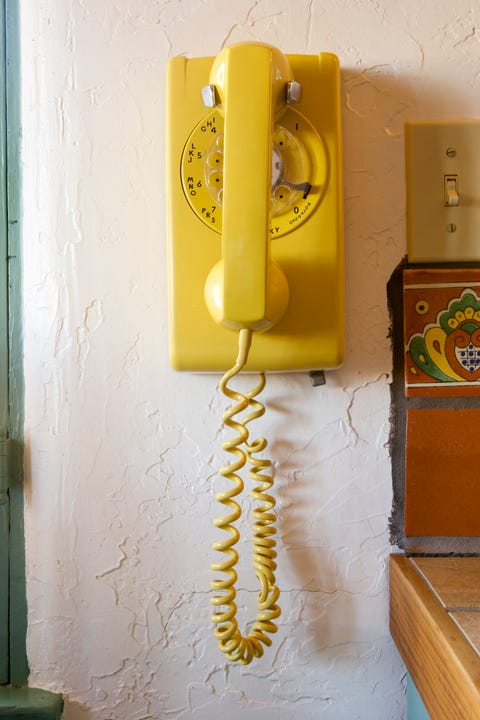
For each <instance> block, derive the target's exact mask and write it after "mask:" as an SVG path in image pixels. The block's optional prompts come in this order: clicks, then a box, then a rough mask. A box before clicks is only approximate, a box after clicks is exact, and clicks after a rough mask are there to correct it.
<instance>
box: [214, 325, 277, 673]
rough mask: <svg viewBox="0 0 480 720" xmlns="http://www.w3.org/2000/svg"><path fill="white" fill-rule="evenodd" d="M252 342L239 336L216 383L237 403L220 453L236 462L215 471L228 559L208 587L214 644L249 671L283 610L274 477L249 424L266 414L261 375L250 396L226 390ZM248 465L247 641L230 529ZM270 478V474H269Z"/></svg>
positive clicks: (218, 545) (245, 333)
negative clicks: (251, 572)
mask: <svg viewBox="0 0 480 720" xmlns="http://www.w3.org/2000/svg"><path fill="white" fill-rule="evenodd" d="M251 340H252V331H251V330H241V331H240V334H239V351H238V357H237V360H236V362H235V365H234V366H233V367H232V368H231V369H230V370H229V371H228V372H226V373H225V375H224V376H223V378H222V380H221V381H220V389H221V391H222V392H223V393H224V395H226V397H228V398H229V399H231V400H234V401H235V404H233V405H232V406H231V407H230V408H229V409H228V410H226V412H225V413H224V415H223V418H222V419H223V424H224V425H225V426H227V427H229V428H231V429H232V430H234V431H235V433H236V435H235V437H233V438H231V439H229V440H226V441H225V442H223V443H222V447H223V449H224V450H226V451H227V452H229V453H230V454H232V455H233V456H234V458H235V459H234V460H232V462H231V463H230V464H228V465H225V466H223V467H222V468H220V470H219V474H220V475H221V476H222V477H224V478H225V479H226V480H229V481H230V482H231V483H232V486H231V487H230V488H229V489H228V490H225V491H223V492H219V493H217V495H216V500H217V501H218V502H220V503H222V504H223V505H225V506H226V507H227V508H228V509H229V511H230V513H229V514H228V515H225V516H223V517H221V518H218V519H216V520H214V525H215V527H217V528H220V529H221V530H224V531H225V532H226V533H227V535H228V537H227V538H224V539H223V540H221V541H218V542H215V543H214V544H213V546H212V547H213V549H214V550H217V551H218V552H221V553H223V554H224V555H225V556H226V558H225V559H224V560H223V561H221V562H216V563H213V564H212V570H213V571H214V572H221V573H223V574H224V575H226V577H224V578H222V579H219V578H216V579H215V580H213V581H212V583H211V587H212V590H215V591H216V593H218V594H216V595H215V596H214V597H212V598H211V603H212V605H213V606H214V607H215V612H214V613H213V615H212V621H213V622H214V623H215V625H216V627H215V631H214V635H215V637H216V639H217V642H218V646H219V648H220V650H221V651H222V652H223V653H224V654H225V656H226V657H227V659H228V660H230V661H232V662H239V663H240V664H242V665H247V664H248V663H250V662H251V661H252V659H253V658H254V657H261V656H262V655H263V652H264V648H263V646H264V645H267V646H269V645H271V644H272V640H271V638H269V637H268V635H267V634H266V633H270V634H271V633H275V632H277V626H276V624H275V622H274V620H276V618H278V617H279V616H280V613H281V610H280V608H279V607H278V605H277V600H278V598H279V595H280V591H279V589H278V588H277V586H276V584H275V583H276V580H275V570H276V567H277V565H276V562H275V558H276V556H277V553H276V551H275V546H276V542H275V538H274V535H275V533H276V528H275V527H274V523H275V522H276V515H275V512H274V508H275V499H274V498H273V496H272V495H270V494H269V491H270V490H271V488H272V485H273V476H272V474H271V473H269V471H270V470H271V467H272V463H271V461H270V460H268V459H264V458H258V457H255V455H257V454H258V453H260V452H262V451H264V450H265V448H266V447H267V441H266V440H265V438H258V439H256V440H253V441H250V440H249V431H248V429H247V424H248V423H250V422H252V420H255V419H257V418H259V417H261V416H262V415H263V414H264V412H265V408H264V406H263V404H262V403H261V402H260V401H259V400H258V399H256V397H257V395H258V394H259V393H260V392H261V391H262V390H263V388H264V386H265V375H264V373H260V380H259V383H258V385H257V386H256V387H255V388H254V389H253V390H251V391H250V392H248V393H245V394H244V393H240V392H238V391H236V390H232V389H231V388H230V387H229V386H228V382H229V380H230V379H231V378H232V377H234V376H235V375H237V374H238V373H239V372H240V371H241V370H242V368H243V367H244V366H245V364H246V362H247V358H248V352H249V349H250V344H251ZM246 410H250V412H249V413H248V414H247V416H246V417H245V418H244V419H243V420H239V419H237V420H235V419H234V418H235V416H237V415H239V413H242V412H244V411H246ZM246 463H248V464H249V466H250V469H249V472H248V474H249V476H250V478H251V479H252V480H253V481H254V482H255V483H257V484H256V486H255V487H254V489H253V490H252V492H251V496H252V498H253V499H254V500H255V501H256V502H257V503H259V505H257V506H256V507H255V509H254V510H253V513H252V514H253V521H254V522H253V524H252V532H253V539H252V543H253V566H254V568H255V574H256V576H257V578H258V581H259V584H260V590H259V593H258V599H257V616H256V620H255V622H254V623H253V627H252V629H251V631H250V632H249V633H248V635H247V636H246V637H245V636H243V635H242V633H241V632H240V630H239V628H238V622H237V619H236V615H237V606H236V603H235V598H236V590H235V583H236V581H237V572H236V570H235V566H236V564H237V562H238V553H237V551H236V550H235V548H234V546H235V545H236V543H237V542H238V540H239V538H240V535H239V532H238V530H237V529H236V527H235V525H234V523H235V522H236V521H237V520H238V519H239V517H240V514H241V509H240V506H239V504H238V503H237V502H236V500H234V498H235V497H236V496H238V495H239V494H240V493H241V492H242V491H243V488H244V484H243V480H242V478H241V477H240V475H239V474H238V473H239V471H240V470H242V468H243V467H244V466H245V465H246ZM267 473H268V474H267Z"/></svg>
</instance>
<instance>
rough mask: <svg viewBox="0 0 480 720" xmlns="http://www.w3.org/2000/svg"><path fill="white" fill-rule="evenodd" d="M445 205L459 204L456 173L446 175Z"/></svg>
mask: <svg viewBox="0 0 480 720" xmlns="http://www.w3.org/2000/svg"><path fill="white" fill-rule="evenodd" d="M444 185H445V205H447V206H450V207H451V206H456V205H458V201H459V198H458V187H457V176H456V175H445V177H444Z"/></svg>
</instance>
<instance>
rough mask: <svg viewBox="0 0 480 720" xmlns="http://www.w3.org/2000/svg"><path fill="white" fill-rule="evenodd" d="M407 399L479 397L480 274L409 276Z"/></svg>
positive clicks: (417, 272) (415, 272)
mask: <svg viewBox="0 0 480 720" xmlns="http://www.w3.org/2000/svg"><path fill="white" fill-rule="evenodd" d="M403 298H404V322H405V328H404V338H405V388H406V394H407V395H408V396H414V395H420V396H432V395H433V396H448V395H463V396H467V395H469V396H472V395H480V269H477V268H473V269H464V268H462V269H457V268H449V269H442V270H440V269H438V270H437V269H430V268H429V269H417V268H415V269H406V270H405V271H404V290H403Z"/></svg>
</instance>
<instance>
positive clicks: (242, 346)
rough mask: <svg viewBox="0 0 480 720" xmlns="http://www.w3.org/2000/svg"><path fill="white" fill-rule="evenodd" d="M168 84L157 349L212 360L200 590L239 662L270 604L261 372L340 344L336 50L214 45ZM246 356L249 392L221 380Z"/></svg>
mask: <svg viewBox="0 0 480 720" xmlns="http://www.w3.org/2000/svg"><path fill="white" fill-rule="evenodd" d="M167 92H168V98H167V99H168V114H167V210H168V281H169V282H168V284H169V335H170V338H169V339H170V360H171V364H172V365H173V367H174V368H175V369H178V370H191V371H222V372H224V374H223V377H222V378H221V380H220V383H219V388H220V390H221V391H222V392H223V393H224V394H225V396H226V397H227V398H229V400H230V401H231V404H230V406H229V407H228V409H227V410H226V411H225V413H224V415H223V424H224V426H225V428H228V429H229V430H230V431H231V433H232V437H229V438H228V439H227V440H225V441H224V442H223V443H222V447H223V449H224V450H225V451H226V452H228V453H230V461H229V462H228V463H227V464H226V465H224V466H223V467H222V468H220V469H219V475H220V476H221V477H222V478H223V479H224V481H225V483H226V489H222V491H221V492H218V493H217V494H216V496H215V497H216V500H217V501H218V502H219V503H222V504H223V506H224V508H225V515H224V516H222V517H219V518H217V519H215V521H214V525H215V527H216V528H217V529H219V530H221V531H222V533H223V534H222V537H221V539H219V540H217V541H216V542H214V544H213V546H212V547H213V549H214V550H215V551H218V552H219V553H220V557H221V560H220V559H219V560H218V561H217V562H215V563H213V564H212V570H213V571H214V573H215V578H214V579H213V580H212V583H211V588H212V589H213V590H214V591H215V594H214V596H213V597H211V598H210V602H211V604H212V605H213V606H214V612H213V614H212V621H213V623H214V625H215V631H214V635H215V638H216V640H217V642H218V646H219V649H220V650H221V651H222V652H223V653H224V654H225V656H226V658H227V660H229V661H231V662H239V663H241V664H247V663H250V662H251V660H252V659H253V658H258V657H261V656H262V654H263V652H264V650H263V646H269V645H271V642H272V640H271V638H270V635H271V634H272V633H275V632H276V631H277V625H276V620H277V618H278V617H279V616H280V613H281V610H280V607H279V605H278V604H277V601H278V599H279V595H280V591H279V589H278V587H277V585H276V579H275V571H276V567H277V565H276V556H277V553H276V550H275V547H276V541H275V533H276V528H275V522H276V515H275V511H274V508H275V499H274V497H273V495H272V493H271V490H272V486H273V473H272V463H271V461H270V460H269V459H268V458H265V456H264V451H265V449H266V446H267V441H266V440H265V438H254V439H252V436H251V430H250V427H251V426H250V423H251V422H252V421H253V420H255V419H257V418H259V417H261V416H262V415H263V413H264V411H265V408H264V406H263V404H262V403H261V402H260V400H259V399H258V396H259V394H260V393H261V391H262V390H263V388H264V385H265V373H264V371H265V370H277V371H295V370H314V369H324V368H331V367H335V366H337V365H339V364H340V363H341V361H342V358H343V227H342V184H341V144H340V109H339V106H340V102H339V68H338V61H337V58H336V57H335V56H334V55H331V54H328V53H321V54H320V55H318V56H313V55H312V56H303V55H289V56H285V55H283V54H282V53H281V52H280V51H279V50H277V49H276V48H273V47H271V46H269V45H264V44H261V43H245V44H238V45H233V46H231V47H229V48H225V49H224V50H222V51H221V53H220V54H219V55H218V56H217V57H216V58H200V59H195V60H187V59H185V58H183V57H176V58H173V59H172V60H171V61H170V63H169V67H168V83H167ZM237 343H238V355H237ZM235 356H236V357H237V359H236V361H235V362H234V359H235ZM228 368H230V369H228ZM243 370H247V371H258V372H259V381H258V382H257V384H256V385H255V386H254V387H253V388H252V389H251V390H249V391H248V392H239V391H238V390H234V389H233V388H232V387H230V385H229V383H230V380H232V379H233V378H234V377H235V376H236V375H237V374H238V373H239V372H241V371H243ZM245 469H248V476H249V478H250V480H251V481H252V482H253V485H252V490H251V496H252V498H253V501H254V504H253V509H252V512H251V516H252V559H253V566H254V568H255V573H256V576H257V579H258V582H259V592H258V596H257V615H256V619H255V621H254V622H253V623H252V624H251V626H250V628H249V631H248V633H247V634H246V635H243V634H242V632H241V631H240V628H239V626H238V621H237V604H236V589H235V585H236V582H237V572H236V565H237V562H238V553H237V551H236V549H235V545H236V544H237V542H238V540H239V538H240V535H239V532H238V530H237V528H236V525H235V524H236V521H237V520H238V519H239V517H240V515H241V507H240V505H239V504H238V502H237V500H236V497H237V496H238V495H240V494H241V493H242V491H243V489H244V483H243V480H242V476H241V475H242V473H243V472H244V471H245ZM217 557H218V556H217Z"/></svg>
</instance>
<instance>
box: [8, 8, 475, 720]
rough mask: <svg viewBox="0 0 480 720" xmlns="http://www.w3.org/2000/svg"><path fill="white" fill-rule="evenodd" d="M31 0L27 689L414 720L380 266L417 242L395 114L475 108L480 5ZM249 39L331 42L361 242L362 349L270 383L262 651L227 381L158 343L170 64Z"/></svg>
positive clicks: (101, 707)
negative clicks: (226, 445)
mask: <svg viewBox="0 0 480 720" xmlns="http://www.w3.org/2000/svg"><path fill="white" fill-rule="evenodd" d="M20 5H21V21H22V33H21V41H22V63H23V81H22V103H23V175H24V224H23V233H24V314H25V318H24V321H25V384H26V408H25V415H26V420H25V423H26V426H25V433H26V443H27V459H26V465H27V468H26V470H27V484H26V490H25V493H26V495H25V503H26V511H25V522H26V555H27V557H26V560H27V591H28V603H29V631H28V655H29V662H30V668H31V678H30V682H31V684H32V685H36V686H40V687H44V688H47V689H51V690H55V691H59V692H62V693H64V694H65V697H66V710H65V715H64V717H65V718H66V719H67V720H146V719H147V718H155V719H158V720H160V719H162V720H163V719H166V718H169V719H170V720H186V719H187V718H192V719H193V720H195V719H196V720H207V718H208V719H209V720H210V719H211V718H216V717H220V716H221V714H222V713H224V714H225V715H226V716H228V717H229V718H230V720H240V719H243V718H245V719H248V720H253V719H254V718H263V719H265V718H273V717H275V718H276V719H277V720H290V718H293V717H295V718H297V719H298V720H314V719H315V720H317V719H318V718H322V719H324V720H354V719H357V720H388V719H391V720H400V718H403V717H404V713H405V703H404V668H403V666H402V664H401V662H400V659H399V656H398V653H397V651H396V649H395V647H394V645H393V643H392V641H391V639H390V637H389V632H388V617H387V588H388V580H387V574H386V568H387V557H388V554H389V552H390V547H389V532H388V517H389V514H390V509H391V500H392V493H391V475H390V462H389V452H388V447H387V441H388V433H389V403H390V396H389V381H390V373H391V352H390V341H389V339H388V327H389V318H388V312H387V304H386V294H385V285H386V282H387V279H388V277H389V276H390V274H391V272H392V270H393V268H394V267H395V265H396V264H397V263H398V262H399V261H400V259H401V258H402V257H403V255H404V254H405V222H404V169H403V145H404V138H403V124H404V121H405V120H406V119H408V118H411V119H413V118H426V117H452V116H458V115H460V116H474V115H476V114H478V111H479V99H478V98H479V94H478V74H479V67H480V45H479V33H478V29H479V27H480V9H479V8H478V7H477V5H476V4H474V3H470V2H467V0H457V2H456V3H455V4H452V3H451V2H447V0H435V1H433V0H432V1H430V0H426V1H425V2H422V3H418V2H416V1H414V0H404V2H402V3H399V2H397V0H383V2H382V1H377V2H374V1H373V0H372V1H368V0H336V1H335V2H326V1H322V0H236V1H235V3H227V2H221V0H204V1H203V2H200V1H199V0H121V1H120V0H117V1H114V0H103V1H101V2H99V1H98V0H64V1H62V2H58V0H21V3H20ZM239 40H261V41H266V42H269V43H272V44H274V45H277V46H279V47H280V48H282V49H283V50H284V51H285V52H306V53H316V52H319V51H332V52H335V53H337V54H338V56H339V58H340V63H341V66H342V92H343V126H344V155H345V221H346V260H347V268H346V288H347V357H346V362H345V364H344V365H343V367H342V368H341V369H339V370H337V371H334V372H330V373H329V374H328V380H327V385H326V386H324V387H316V388H313V387H312V386H311V384H310V382H309V378H308V376H307V375H304V374H298V375H291V376H290V375H275V376H271V377H269V378H268V384H267V388H266V390H265V392H264V394H263V398H264V400H265V402H266V404H267V406H268V410H267V416H266V417H265V418H264V420H263V423H262V429H263V430H264V432H265V434H266V435H267V437H268V438H269V440H270V451H271V455H272V457H273V458H274V460H275V463H276V494H277V498H278V510H279V515H280V520H279V572H278V581H279V585H280V587H281V589H282V591H283V592H282V598H281V605H282V608H283V614H282V616H281V619H280V627H279V632H278V634H277V636H276V637H275V638H274V642H273V647H272V648H271V649H270V651H268V652H266V654H265V656H264V657H263V658H262V659H261V660H259V661H257V662H256V663H255V664H254V665H251V666H248V667H245V668H242V667H236V666H232V665H229V664H226V663H225V662H224V660H223V658H222V656H221V655H220V654H219V653H218V651H217V649H216V646H215V642H214V640H213V639H212V635H211V626H210V605H209V601H208V596H209V583H210V570H209V565H210V562H211V560H212V557H211V552H210V544H211V542H212V540H213V539H214V531H213V529H212V525H211V519H212V516H213V515H214V513H216V511H217V510H218V508H217V507H215V503H214V502H213V487H214V486H215V473H216V468H217V467H218V465H219V464H221V462H222V458H223V455H222V453H221V451H220V450H219V433H218V430H219V425H220V416H221V413H222V411H223V406H224V403H223V399H222V398H221V397H220V396H219V394H218V392H217V387H216V386H217V382H218V378H216V377H214V376H195V375H184V374H176V373H174V372H173V371H172V370H170V369H169V366H168V362H167V328H166V291H165V214H164V139H163V136H164V110H165V103H164V94H165V76H164V72H165V64H166V61H167V59H168V58H169V57H171V56H173V55H176V54H188V55H191V56H195V55H214V54H216V53H217V52H218V51H219V50H220V48H221V47H222V46H224V45H225V44H227V43H231V42H235V41H239ZM241 549H242V551H243V554H244V555H248V554H249V543H248V542H247V541H245V542H243V543H242V544H241ZM248 565H249V561H248V560H245V562H244V563H243V564H242V567H241V569H240V581H239V585H240V586H241V587H243V588H245V590H244V591H242V593H241V596H242V603H241V604H246V605H247V606H248V608H249V611H250V612H252V611H253V608H254V604H255V599H256V586H255V580H254V578H253V577H252V575H251V572H250V570H249V569H248Z"/></svg>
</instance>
